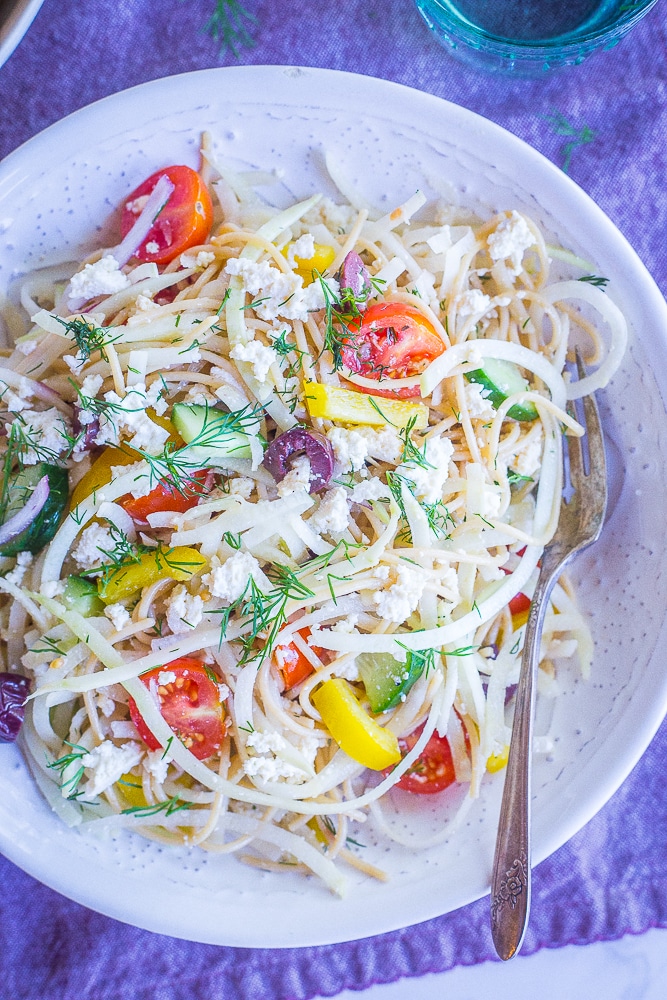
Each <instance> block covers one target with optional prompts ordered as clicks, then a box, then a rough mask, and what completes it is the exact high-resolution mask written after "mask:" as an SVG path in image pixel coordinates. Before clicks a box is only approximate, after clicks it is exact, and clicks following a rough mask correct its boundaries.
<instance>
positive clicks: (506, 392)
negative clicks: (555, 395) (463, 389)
mask: <svg viewBox="0 0 667 1000" xmlns="http://www.w3.org/2000/svg"><path fill="white" fill-rule="evenodd" d="M466 378H467V379H468V381H469V382H476V383H477V384H478V385H481V386H482V389H483V394H484V396H485V397H486V399H488V400H489V401H490V403H491V405H492V406H494V407H495V408H496V409H498V407H499V406H500V404H501V403H504V402H505V400H506V399H507V397H508V396H512V395H514V393H515V392H525V391H526V389H528V388H529V386H528V383H527V382H526V380H525V378H524V377H523V375H522V374H521V372H520V371H519V369H518V368H517V366H516V365H515V364H514V363H513V362H512V361H501V360H500V358H487V359H486V360H485V362H484V365H483V366H482V367H481V368H476V369H475V370H474V371H472V372H466ZM507 416H508V417H512V418H513V419H514V420H536V419H537V416H538V413H537V408H536V406H535V404H534V403H530V402H528V403H515V404H514V406H511V407H510V409H509V410H508V411H507Z"/></svg>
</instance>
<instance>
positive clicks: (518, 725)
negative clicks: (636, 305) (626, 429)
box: [491, 351, 607, 960]
mask: <svg viewBox="0 0 667 1000" xmlns="http://www.w3.org/2000/svg"><path fill="white" fill-rule="evenodd" d="M577 369H578V373H579V378H580V379H581V378H583V377H584V376H585V374H586V370H585V368H584V365H583V363H582V360H581V357H580V355H579V352H578V351H577ZM568 412H569V413H570V415H571V416H575V411H574V407H573V405H572V404H569V405H568ZM583 414H584V419H583V423H584V426H585V428H586V435H585V437H586V440H587V443H588V463H587V464H588V471H586V470H585V469H584V456H583V449H582V440H583V439H581V438H576V437H568V438H567V441H568V460H569V470H570V484H571V488H572V490H573V492H572V495H571V496H570V498H569V501H566V499H565V497H564V498H563V501H562V503H561V509H560V517H559V521H558V529H557V531H556V534H555V535H554V537H553V540H552V541H551V542H550V543H549V545H547V546H546V548H545V550H544V553H543V555H542V560H541V564H540V573H539V576H538V580H537V586H536V588H535V594H534V596H533V600H532V603H531V606H530V611H529V614H528V622H527V624H526V634H525V638H524V645H523V655H522V659H521V673H520V676H519V684H518V687H517V691H516V702H515V709H514V724H513V726H512V739H511V742H510V752H509V759H508V761H507V773H506V776H505V787H504V790H503V799H502V805H501V809H500V821H499V824H498V836H497V839H496V850H495V855H494V859H493V875H492V879H491V933H492V935H493V943H494V945H495V947H496V951H497V952H498V955H499V956H500V958H502V959H503V960H507V959H508V958H512V956H513V955H516V953H517V952H518V950H519V948H520V947H521V943H522V941H523V936H524V934H525V931H526V926H527V924H528V911H529V909H530V887H531V871H530V864H531V863H530V811H531V807H530V798H531V746H532V734H533V716H534V713H535V683H536V678H537V667H538V659H539V649H540V638H541V635H542V626H543V624H544V616H545V613H546V608H547V603H548V601H549V596H550V594H551V591H552V589H553V586H554V584H555V582H556V580H557V579H558V576H559V574H560V572H561V571H562V569H563V568H564V566H565V565H566V564H567V563H569V562H570V561H571V560H572V559H573V558H574V557H575V556H576V555H577V553H579V552H581V551H582V549H585V548H586V547H587V546H588V545H591V544H592V543H593V542H595V541H597V539H598V538H599V536H600V532H601V530H602V524H603V521H604V515H605V510H606V506H607V474H606V465H605V453H604V441H603V438H602V429H601V426H600V416H599V414H598V408H597V404H596V402H595V399H594V398H593V397H592V396H587V397H585V398H584V400H583Z"/></svg>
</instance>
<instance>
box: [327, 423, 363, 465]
mask: <svg viewBox="0 0 667 1000" xmlns="http://www.w3.org/2000/svg"><path fill="white" fill-rule="evenodd" d="M327 437H328V438H329V440H330V441H331V445H332V447H333V450H334V455H335V457H336V461H337V462H338V463H339V464H340V465H341V467H342V469H343V472H350V471H351V472H358V471H359V470H360V469H363V467H364V465H365V462H366V459H367V457H368V441H367V440H366V438H365V437H364V435H363V434H360V433H359V431H354V430H349V431H348V430H345V428H344V427H331V428H330V429H329V430H328V431H327Z"/></svg>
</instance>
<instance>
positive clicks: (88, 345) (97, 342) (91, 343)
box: [54, 316, 120, 364]
mask: <svg viewBox="0 0 667 1000" xmlns="http://www.w3.org/2000/svg"><path fill="white" fill-rule="evenodd" d="M54 319H55V320H57V321H58V323H60V324H62V326H64V327H65V332H66V333H68V334H69V335H70V336H71V338H72V340H73V341H74V343H75V344H76V346H77V353H78V361H80V363H81V364H83V363H84V362H85V361H89V360H90V356H91V354H94V353H95V351H99V352H100V356H101V357H102V358H103V360H104V361H108V360H109V358H108V357H107V354H106V348H107V347H108V346H109V344H113V343H114V342H115V341H116V340H118V338H119V336H120V334H116V335H115V336H114V335H113V334H112V332H111V330H110V328H108V327H104V326H97V325H96V324H95V323H91V321H90V320H86V319H84V318H83V317H82V316H76V317H75V318H74V319H68V320H65V319H61V318H60V316H54Z"/></svg>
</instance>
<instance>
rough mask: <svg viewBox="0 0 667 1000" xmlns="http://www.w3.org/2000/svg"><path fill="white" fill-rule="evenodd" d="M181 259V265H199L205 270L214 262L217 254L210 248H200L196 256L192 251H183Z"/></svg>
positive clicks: (198, 266)
mask: <svg viewBox="0 0 667 1000" xmlns="http://www.w3.org/2000/svg"><path fill="white" fill-rule="evenodd" d="M180 260H181V267H197V268H201V269H202V270H203V269H204V268H205V267H208V265H209V264H212V263H213V261H214V260H215V254H214V253H211V251H210V250H200V251H199V253H198V254H197V256H196V257H195V256H194V255H193V254H191V253H182V254H181V258H180Z"/></svg>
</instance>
